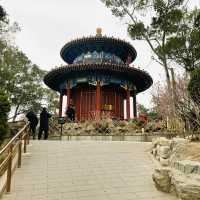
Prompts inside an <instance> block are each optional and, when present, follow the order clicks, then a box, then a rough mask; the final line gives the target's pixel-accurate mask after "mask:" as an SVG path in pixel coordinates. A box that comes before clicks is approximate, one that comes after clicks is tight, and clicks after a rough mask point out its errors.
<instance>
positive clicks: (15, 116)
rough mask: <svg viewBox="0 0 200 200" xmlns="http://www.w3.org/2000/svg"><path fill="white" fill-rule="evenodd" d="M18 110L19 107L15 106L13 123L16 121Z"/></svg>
mask: <svg viewBox="0 0 200 200" xmlns="http://www.w3.org/2000/svg"><path fill="white" fill-rule="evenodd" d="M18 110H19V105H17V106H16V108H15V114H14V116H13V122H15V120H16V118H17V115H18Z"/></svg>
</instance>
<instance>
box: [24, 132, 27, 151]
mask: <svg viewBox="0 0 200 200" xmlns="http://www.w3.org/2000/svg"><path fill="white" fill-rule="evenodd" d="M26 142H27V135H25V136H24V153H26Z"/></svg>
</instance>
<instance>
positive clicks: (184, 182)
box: [171, 170, 200, 200]
mask: <svg viewBox="0 0 200 200" xmlns="http://www.w3.org/2000/svg"><path fill="white" fill-rule="evenodd" d="M175 171H176V172H175ZM175 171H174V172H173V175H172V179H171V183H172V184H173V185H174V188H175V191H176V194H177V196H178V197H179V198H180V199H181V200H200V180H198V179H197V178H196V176H192V175H185V174H183V173H181V172H178V171H177V170H175Z"/></svg>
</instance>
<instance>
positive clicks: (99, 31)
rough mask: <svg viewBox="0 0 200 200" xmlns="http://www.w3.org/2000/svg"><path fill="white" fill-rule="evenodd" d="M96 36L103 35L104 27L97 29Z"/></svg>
mask: <svg viewBox="0 0 200 200" xmlns="http://www.w3.org/2000/svg"><path fill="white" fill-rule="evenodd" d="M96 36H97V37H102V28H97V29H96Z"/></svg>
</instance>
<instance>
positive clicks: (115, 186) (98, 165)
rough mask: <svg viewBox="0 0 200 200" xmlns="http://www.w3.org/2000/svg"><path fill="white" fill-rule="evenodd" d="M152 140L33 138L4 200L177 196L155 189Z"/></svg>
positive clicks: (152, 199)
mask: <svg viewBox="0 0 200 200" xmlns="http://www.w3.org/2000/svg"><path fill="white" fill-rule="evenodd" d="M149 148H150V143H141V142H127V141H31V145H30V147H28V154H26V155H24V156H23V160H22V162H23V163H22V167H21V168H20V169H17V170H16V172H15V174H14V177H13V181H12V186H11V187H12V191H11V193H10V194H4V195H3V198H2V200H68V199H69V200H118V199H119V200H176V199H177V198H175V197H173V196H171V195H169V194H166V193H162V192H159V191H157V190H156V188H155V187H154V183H153V181H152V178H151V177H152V172H153V168H154V164H153V162H152V160H151V158H150V156H149V154H148V149H149Z"/></svg>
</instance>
